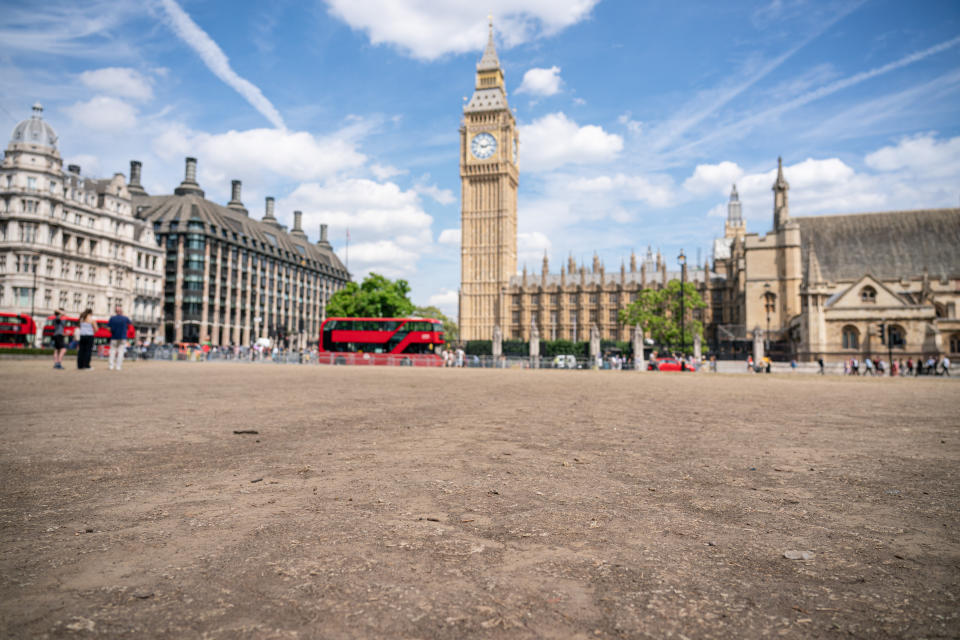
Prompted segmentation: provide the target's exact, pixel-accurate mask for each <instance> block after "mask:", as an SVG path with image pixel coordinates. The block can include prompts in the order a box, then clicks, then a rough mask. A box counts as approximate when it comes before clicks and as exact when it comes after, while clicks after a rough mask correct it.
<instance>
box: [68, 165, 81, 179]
mask: <svg viewBox="0 0 960 640" xmlns="http://www.w3.org/2000/svg"><path fill="white" fill-rule="evenodd" d="M67 171H69V172H70V173H72V174H73V175H75V176H79V175H80V165H78V164H68V165H67Z"/></svg>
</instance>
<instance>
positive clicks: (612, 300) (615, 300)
mask: <svg viewBox="0 0 960 640" xmlns="http://www.w3.org/2000/svg"><path fill="white" fill-rule="evenodd" d="M618 302H620V296H619V295H618V294H616V293H611V294H610V304H617V303H618Z"/></svg>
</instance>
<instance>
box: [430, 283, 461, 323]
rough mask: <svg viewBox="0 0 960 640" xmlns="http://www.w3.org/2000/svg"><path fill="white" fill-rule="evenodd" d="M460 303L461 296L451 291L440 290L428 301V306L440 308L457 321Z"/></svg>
mask: <svg viewBox="0 0 960 640" xmlns="http://www.w3.org/2000/svg"><path fill="white" fill-rule="evenodd" d="M459 302H460V294H458V293H457V292H456V291H451V290H450V289H440V292H439V293H435V294H433V295H432V296H430V298H429V299H428V300H427V304H429V305H432V306H435V307H438V308H439V309H440V311H443V313H444V314H445V315H446V316H447V317H450V318H454V319H456V317H457V305H458V303H459Z"/></svg>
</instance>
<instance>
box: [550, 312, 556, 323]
mask: <svg viewBox="0 0 960 640" xmlns="http://www.w3.org/2000/svg"><path fill="white" fill-rule="evenodd" d="M550 324H557V312H556V311H551V312H550Z"/></svg>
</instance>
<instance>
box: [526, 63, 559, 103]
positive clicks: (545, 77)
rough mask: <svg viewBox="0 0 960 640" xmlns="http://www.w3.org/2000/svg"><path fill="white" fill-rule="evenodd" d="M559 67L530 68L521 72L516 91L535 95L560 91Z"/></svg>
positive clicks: (546, 94) (550, 94) (548, 94)
mask: <svg viewBox="0 0 960 640" xmlns="http://www.w3.org/2000/svg"><path fill="white" fill-rule="evenodd" d="M562 83H563V80H561V79H560V67H556V66H554V67H550V68H549V69H536V68H535V69H530V70H529V71H527V72H526V73H525V74H523V82H521V83H520V88H518V89H517V93H529V94H532V95H535V96H552V95H555V94H557V93H560V85H561V84H562Z"/></svg>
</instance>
